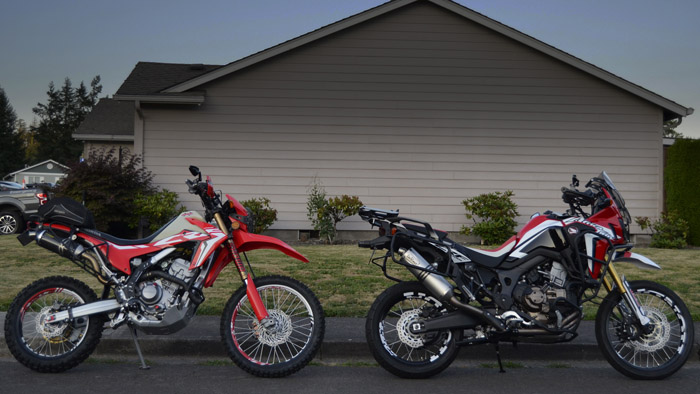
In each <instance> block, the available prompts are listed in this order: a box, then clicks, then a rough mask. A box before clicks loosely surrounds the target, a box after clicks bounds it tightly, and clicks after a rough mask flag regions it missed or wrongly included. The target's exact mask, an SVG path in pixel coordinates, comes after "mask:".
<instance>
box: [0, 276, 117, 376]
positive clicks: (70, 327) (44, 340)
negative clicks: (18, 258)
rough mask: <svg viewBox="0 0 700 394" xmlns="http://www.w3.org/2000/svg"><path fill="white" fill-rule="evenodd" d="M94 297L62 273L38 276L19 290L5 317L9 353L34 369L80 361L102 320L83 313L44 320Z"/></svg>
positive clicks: (51, 369)
mask: <svg viewBox="0 0 700 394" xmlns="http://www.w3.org/2000/svg"><path fill="white" fill-rule="evenodd" d="M96 300H97V296H96V295H95V292H94V291H93V290H92V289H91V288H89V287H88V286H87V285H86V284H85V283H83V282H80V281H78V280H76V279H73V278H68V277H64V276H52V277H49V278H44V279H40V280H38V281H36V282H34V283H32V284H30V285H29V286H27V287H25V288H24V289H23V290H22V291H20V292H19V294H18V295H17V297H15V299H14V301H12V304H11V305H10V308H9V309H8V310H7V315H6V316H5V341H6V342H7V347H8V349H9V350H10V352H11V353H12V355H13V356H14V357H15V358H16V359H17V361H19V362H20V363H22V364H24V365H25V366H27V367H29V368H30V369H33V370H35V371H38V372H63V371H65V370H68V369H70V368H73V367H75V366H77V365H78V364H80V363H81V362H83V361H84V360H85V359H86V358H87V357H88V356H89V355H90V354H91V353H92V352H93V350H95V347H97V344H98V343H99V341H100V338H101V337H102V325H103V324H104V319H103V318H102V317H101V316H94V315H93V316H84V317H78V318H75V319H70V320H66V321H62V322H59V323H50V322H47V320H46V318H47V317H48V316H50V315H51V314H53V313H56V312H60V311H64V310H66V309H68V308H70V307H74V306H78V305H81V304H85V303H88V302H93V301H96Z"/></svg>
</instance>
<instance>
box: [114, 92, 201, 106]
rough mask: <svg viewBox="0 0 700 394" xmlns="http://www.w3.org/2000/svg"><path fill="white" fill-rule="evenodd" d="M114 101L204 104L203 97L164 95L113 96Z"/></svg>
mask: <svg viewBox="0 0 700 394" xmlns="http://www.w3.org/2000/svg"><path fill="white" fill-rule="evenodd" d="M114 99H115V100H118V101H139V102H142V103H152V104H191V105H200V104H203V103H204V95H198V94H197V95H166V94H150V95H140V94H115V95H114Z"/></svg>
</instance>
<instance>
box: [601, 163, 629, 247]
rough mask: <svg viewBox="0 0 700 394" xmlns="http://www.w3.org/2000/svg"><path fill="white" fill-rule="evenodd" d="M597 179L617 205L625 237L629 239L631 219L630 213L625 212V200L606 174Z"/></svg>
mask: <svg viewBox="0 0 700 394" xmlns="http://www.w3.org/2000/svg"><path fill="white" fill-rule="evenodd" d="M598 178H599V179H600V180H602V181H603V183H604V184H605V185H604V187H605V188H606V189H607V190H608V192H609V193H610V195H611V196H612V198H613V200H614V201H615V205H617V208H618V209H619V210H620V213H621V214H622V220H623V228H624V231H625V237H626V238H629V235H628V234H629V226H630V222H631V221H632V218H631V217H630V213H629V211H628V210H627V207H626V206H625V200H624V199H623V198H622V195H621V194H620V191H619V190H617V187H616V186H615V184H614V183H613V181H612V179H610V176H608V174H607V173H606V172H605V171H603V172H601V173H600V175H599V176H598Z"/></svg>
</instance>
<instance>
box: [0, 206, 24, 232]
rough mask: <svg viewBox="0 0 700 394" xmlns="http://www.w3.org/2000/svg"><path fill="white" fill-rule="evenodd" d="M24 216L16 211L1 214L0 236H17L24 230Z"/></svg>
mask: <svg viewBox="0 0 700 394" xmlns="http://www.w3.org/2000/svg"><path fill="white" fill-rule="evenodd" d="M22 227H23V226H22V215H20V214H19V212H15V211H2V212H0V234H1V235H6V234H15V233H18V232H20V231H21V230H22Z"/></svg>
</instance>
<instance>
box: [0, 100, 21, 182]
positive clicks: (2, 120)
mask: <svg viewBox="0 0 700 394" xmlns="http://www.w3.org/2000/svg"><path fill="white" fill-rule="evenodd" d="M16 124H17V114H15V110H14V108H12V105H10V100H8V99H7V96H6V95H5V90H3V89H2V87H0V179H2V177H4V176H5V175H7V174H8V173H10V172H12V171H16V170H18V169H20V168H22V166H23V164H24V149H23V148H22V140H21V139H20V137H19V135H18V134H17V133H15V126H16Z"/></svg>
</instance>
